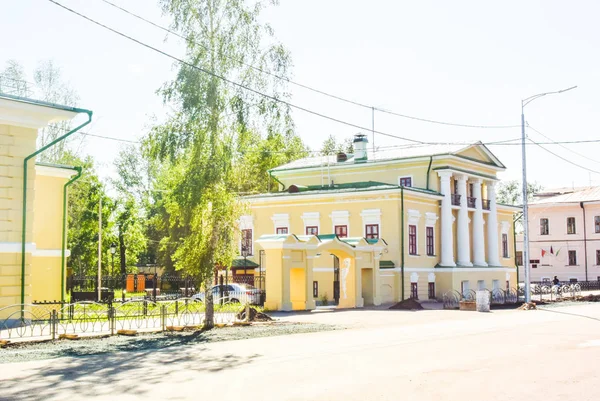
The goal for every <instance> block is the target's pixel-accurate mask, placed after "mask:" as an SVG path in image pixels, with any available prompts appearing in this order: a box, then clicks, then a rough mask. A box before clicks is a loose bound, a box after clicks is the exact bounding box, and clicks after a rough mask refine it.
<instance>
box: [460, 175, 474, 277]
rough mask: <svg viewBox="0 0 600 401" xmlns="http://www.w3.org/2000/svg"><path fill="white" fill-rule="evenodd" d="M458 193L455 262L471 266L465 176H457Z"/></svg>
mask: <svg viewBox="0 0 600 401" xmlns="http://www.w3.org/2000/svg"><path fill="white" fill-rule="evenodd" d="M458 195H460V209H458V219H457V220H458V221H457V226H456V244H457V249H458V255H457V256H458V258H457V264H458V265H459V266H473V264H472V263H471V243H470V241H469V210H468V209H467V176H466V175H459V176H458Z"/></svg>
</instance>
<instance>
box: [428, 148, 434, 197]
mask: <svg viewBox="0 0 600 401" xmlns="http://www.w3.org/2000/svg"><path fill="white" fill-rule="evenodd" d="M431 163H433V156H429V167H427V189H429V173H430V172H431Z"/></svg>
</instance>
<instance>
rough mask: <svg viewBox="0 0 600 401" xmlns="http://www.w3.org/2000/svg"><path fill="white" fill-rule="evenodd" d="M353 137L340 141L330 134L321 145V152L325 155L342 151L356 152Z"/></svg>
mask: <svg viewBox="0 0 600 401" xmlns="http://www.w3.org/2000/svg"><path fill="white" fill-rule="evenodd" d="M352 141H353V138H346V139H344V140H343V141H338V140H337V139H336V138H335V136H333V135H329V137H328V138H327V139H325V141H324V142H323V145H322V146H321V154H323V155H335V154H337V153H340V152H344V153H350V154H352V153H354V144H353V142H352Z"/></svg>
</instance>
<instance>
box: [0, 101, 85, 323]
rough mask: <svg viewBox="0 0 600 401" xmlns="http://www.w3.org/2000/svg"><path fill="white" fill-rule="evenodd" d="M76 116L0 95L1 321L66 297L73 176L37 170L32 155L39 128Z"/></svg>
mask: <svg viewBox="0 0 600 401" xmlns="http://www.w3.org/2000/svg"><path fill="white" fill-rule="evenodd" d="M80 112H82V110H80V109H75V108H72V107H67V106H59V105H54V104H49V103H45V102H40V101H35V100H31V99H26V98H22V97H18V96H11V95H5V94H0V319H9V320H10V319H12V318H15V319H24V318H28V316H26V313H27V307H26V308H22V310H19V309H21V308H17V310H18V311H19V316H16V315H14V309H10V308H8V309H6V308H5V307H7V306H10V305H17V304H27V305H29V304H31V303H32V302H33V301H35V300H38V301H41V300H60V299H61V296H62V294H63V293H64V288H61V286H62V284H63V283H64V274H65V271H64V268H65V266H64V263H63V262H62V260H63V259H64V258H63V246H62V231H63V224H62V223H63V220H64V213H63V210H64V205H65V204H64V203H63V202H64V201H65V195H64V194H65V187H64V185H65V184H66V183H67V181H69V179H70V177H71V176H72V175H74V174H75V173H76V172H75V171H74V169H73V168H68V167H65V166H51V165H39V164H38V165H36V162H35V159H36V158H35V155H33V154H34V153H35V152H36V141H37V136H38V130H39V129H41V128H44V127H46V126H47V125H48V124H50V123H53V122H58V121H65V120H71V119H73V118H74V117H75V116H77V114H79V113H80ZM88 117H89V120H91V112H89V114H88ZM28 157H29V159H28V160H29V161H28V163H27V169H26V170H25V169H24V161H25V160H26V158H28ZM25 171H26V174H27V175H25ZM24 182H25V185H24ZM24 194H25V195H26V197H25V196H24ZM24 223H25V224H24ZM23 248H24V252H23ZM66 256H68V252H67V251H65V257H66ZM3 308H5V309H3Z"/></svg>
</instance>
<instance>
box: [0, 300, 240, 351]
mask: <svg viewBox="0 0 600 401" xmlns="http://www.w3.org/2000/svg"><path fill="white" fill-rule="evenodd" d="M243 308H244V307H243V306H242V305H240V304H232V303H226V302H225V303H219V300H218V299H217V300H215V313H214V322H215V324H227V323H233V322H236V321H238V320H239V319H238V317H237V316H238V314H239V313H240V312H241V311H242V310H243ZM205 311H206V307H205V304H204V303H203V302H201V301H199V300H197V299H192V298H179V299H176V300H172V301H165V302H154V301H151V300H147V299H142V300H131V301H126V302H107V303H98V302H90V301H84V302H74V303H60V302H58V303H42V304H17V305H11V306H7V307H4V308H2V309H0V316H2V318H1V319H0V340H21V341H25V340H47V339H51V340H54V339H56V338H59V337H60V336H61V335H72V334H76V335H78V336H86V335H87V336H89V335H115V334H117V332H118V331H119V330H135V331H140V332H145V331H146V332H152V331H154V332H156V331H168V330H178V329H182V328H199V327H200V326H202V325H203V324H204V319H205Z"/></svg>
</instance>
